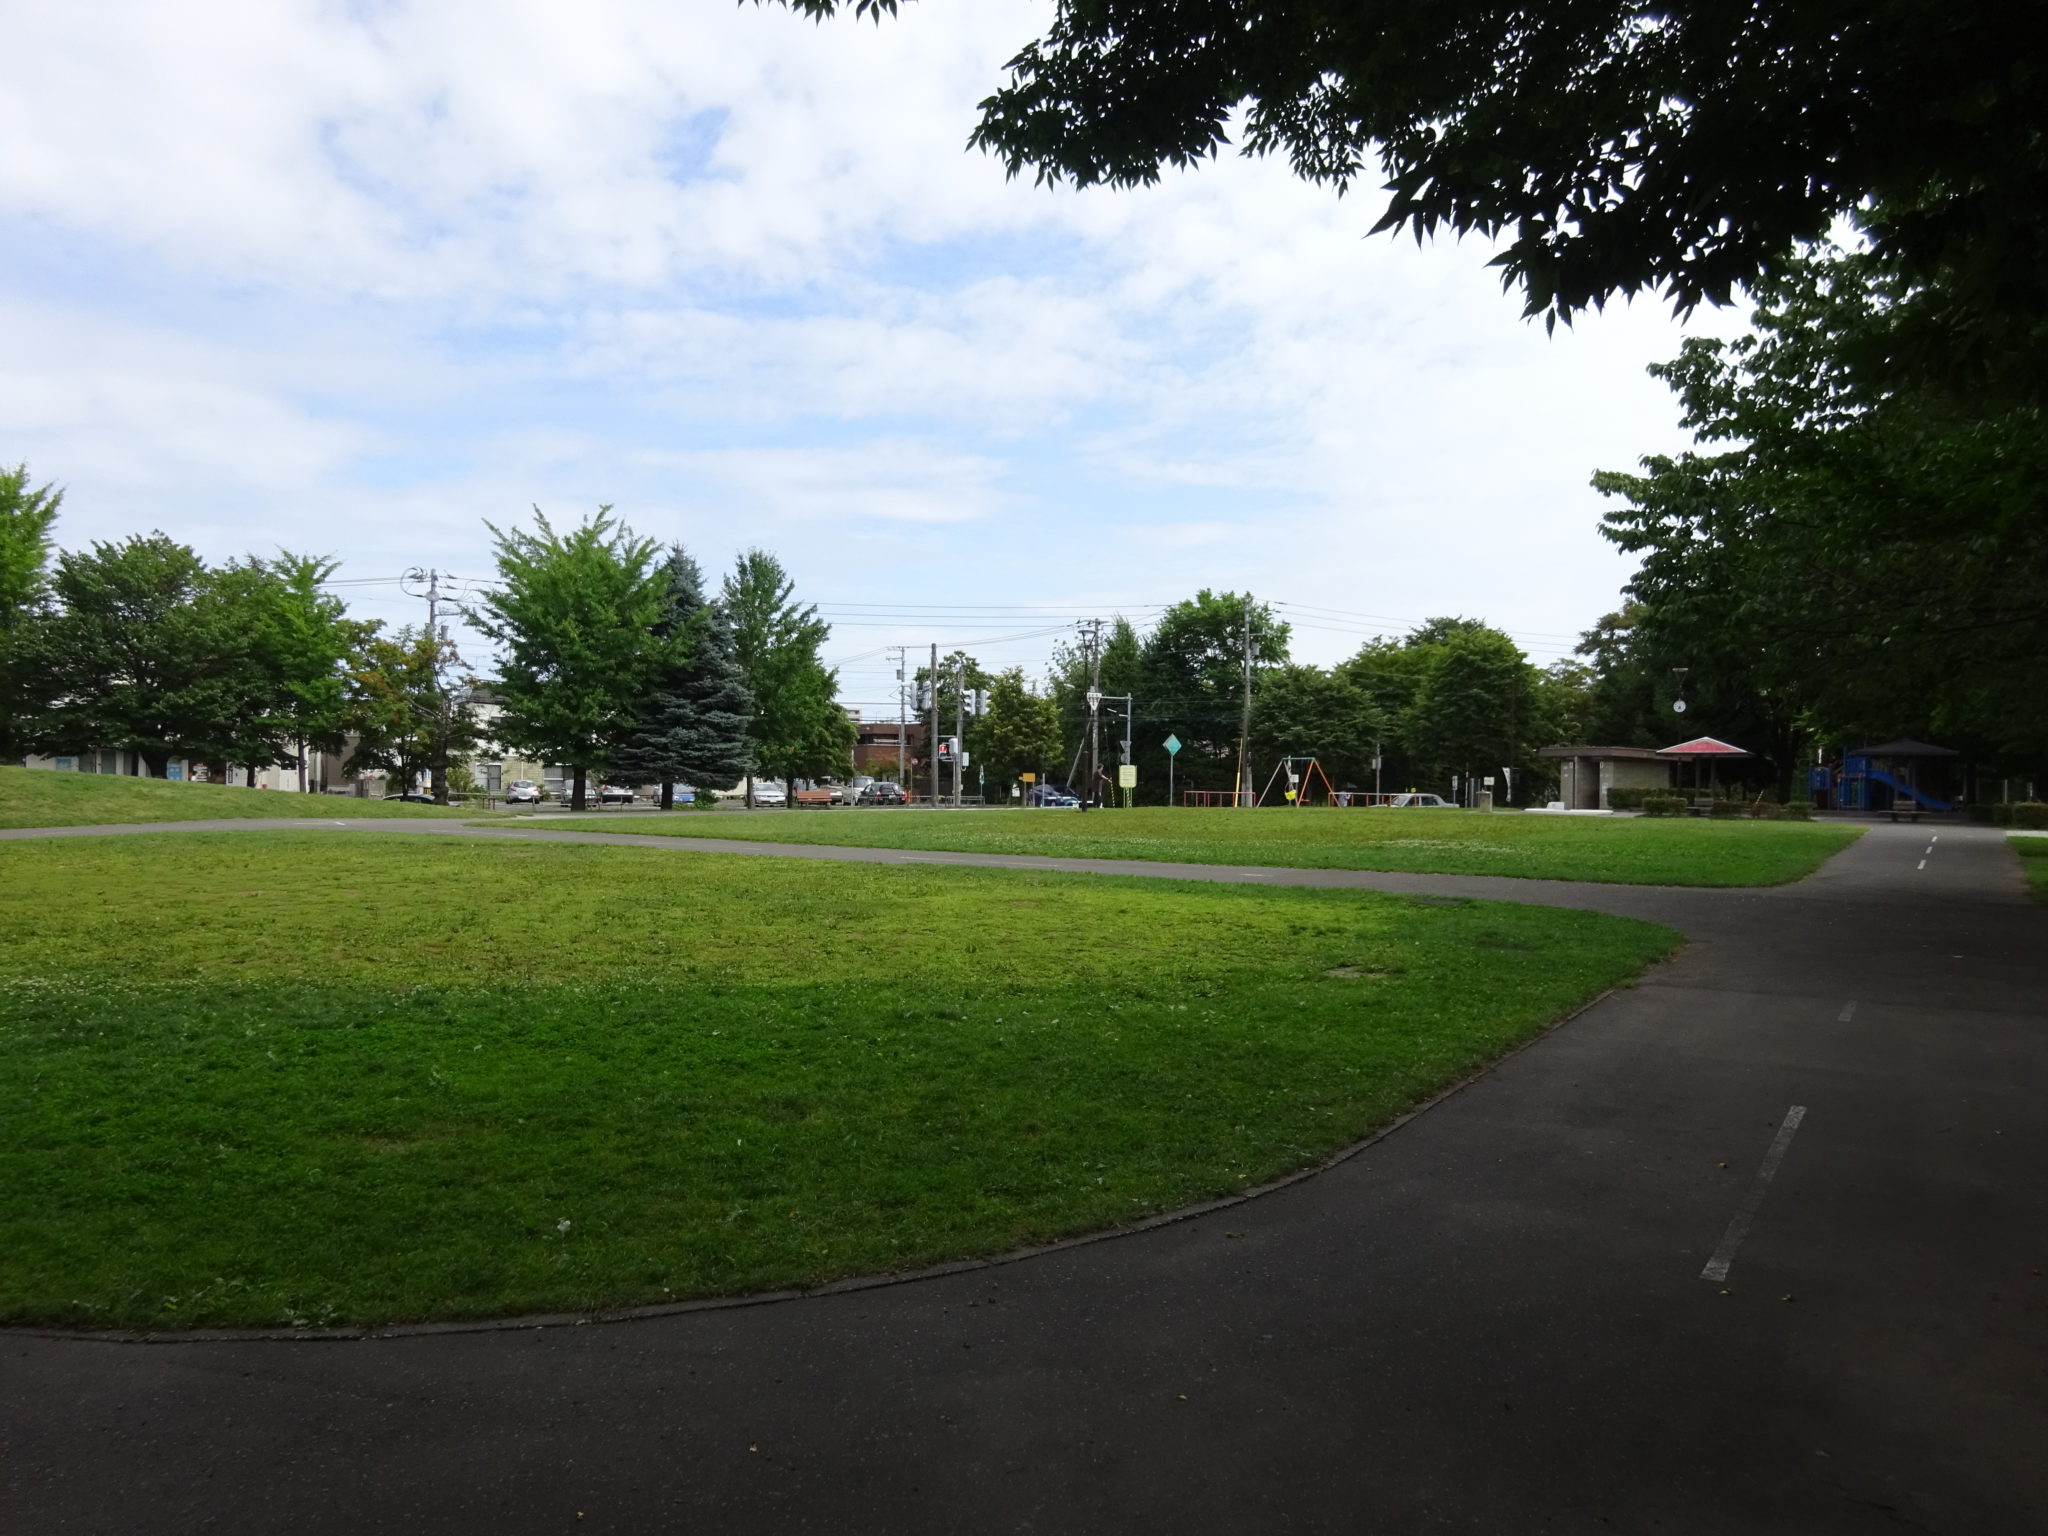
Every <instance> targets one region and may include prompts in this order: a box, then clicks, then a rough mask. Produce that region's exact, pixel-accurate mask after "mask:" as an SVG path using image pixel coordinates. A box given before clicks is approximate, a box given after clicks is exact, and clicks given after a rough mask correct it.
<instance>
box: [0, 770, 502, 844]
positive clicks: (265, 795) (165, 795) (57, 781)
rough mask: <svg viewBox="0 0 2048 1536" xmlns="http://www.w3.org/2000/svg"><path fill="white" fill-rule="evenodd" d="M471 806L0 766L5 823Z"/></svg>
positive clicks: (422, 812)
mask: <svg viewBox="0 0 2048 1536" xmlns="http://www.w3.org/2000/svg"><path fill="white" fill-rule="evenodd" d="M460 815H468V816H470V817H474V816H475V815H476V812H474V811H468V812H463V811H458V810H454V809H444V808H443V807H441V806H438V805H407V804H405V803H404V802H402V801H397V800H393V801H388V802H387V801H383V800H356V799H351V798H346V797H343V796H341V795H299V794H279V793H277V792H276V791H274V790H262V789H246V788H243V789H233V788H230V787H228V786H227V785H225V784H183V783H167V782H165V781H164V780H162V779H129V778H120V777H117V776H115V775H112V774H99V773H55V772H52V771H50V770H47V769H41V768H0V829H13V828H19V827H97V826H108V825H112V824H114V823H117V822H148V821H224V820H227V819H228V818H230V817H232V818H233V819H235V820H237V821H242V820H248V819H252V818H262V817H271V816H352V817H353V816H460Z"/></svg>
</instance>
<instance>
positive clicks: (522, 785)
mask: <svg viewBox="0 0 2048 1536" xmlns="http://www.w3.org/2000/svg"><path fill="white" fill-rule="evenodd" d="M540 802H541V787H540V786H539V785H538V784H536V783H534V782H533V780H531V779H514V780H513V781H512V782H511V783H510V784H507V785H506V786H505V803H506V804H507V805H539V804H540Z"/></svg>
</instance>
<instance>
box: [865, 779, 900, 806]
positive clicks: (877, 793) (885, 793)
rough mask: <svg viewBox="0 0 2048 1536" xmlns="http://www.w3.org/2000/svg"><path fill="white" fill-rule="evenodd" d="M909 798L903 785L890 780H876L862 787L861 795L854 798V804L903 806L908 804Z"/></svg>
mask: <svg viewBox="0 0 2048 1536" xmlns="http://www.w3.org/2000/svg"><path fill="white" fill-rule="evenodd" d="M908 798H909V797H908V796H906V795H905V794H904V793H903V786H902V785H901V784H897V783H894V782H893V781H891V780H889V779H876V780H875V781H874V782H872V783H869V784H863V785H862V786H861V787H860V793H859V794H858V795H856V796H855V797H854V802H853V803H854V804H855V805H902V804H904V803H906V801H907V800H908Z"/></svg>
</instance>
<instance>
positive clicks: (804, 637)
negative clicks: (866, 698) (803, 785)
mask: <svg viewBox="0 0 2048 1536" xmlns="http://www.w3.org/2000/svg"><path fill="white" fill-rule="evenodd" d="M795 591H796V583H795V582H794V581H793V580H792V579H791V578H790V575H789V573H788V572H787V571H785V570H784V569H783V568H782V563H781V562H780V561H779V560H777V559H776V558H775V557H774V556H773V555H771V554H769V553H768V552H767V551H766V550H760V549H750V550H748V551H747V552H746V553H745V554H743V555H741V556H740V558H739V562H738V564H737V565H735V566H734V568H733V570H732V572H731V574H730V575H728V576H727V577H726V578H725V585H724V589H723V600H724V608H725V612H726V615H727V617H728V618H729V619H730V621H731V623H732V636H733V657H734V660H735V662H736V663H737V664H738V667H739V670H740V675H741V677H742V678H743V679H744V680H745V682H746V686H747V691H748V693H749V694H750V695H751V696H752V698H753V701H754V712H753V715H752V717H751V719H750V720H749V721H748V726H747V731H748V737H749V739H750V741H751V743H752V747H753V767H750V768H749V770H748V773H747V781H746V788H747V803H748V805H750V806H751V805H752V804H753V801H754V768H758V769H760V770H761V771H762V772H764V773H765V774H767V775H768V776H770V777H773V778H780V779H784V780H787V781H789V782H788V790H789V798H788V805H789V808H790V809H792V810H794V809H795V808H796V783H795V781H796V780H797V779H799V778H818V777H824V776H827V775H834V776H836V775H841V774H848V773H851V772H852V768H853V744H854V742H855V740H856V739H857V736H858V732H857V731H856V729H855V727H854V724H853V721H852V720H851V719H850V718H849V717H848V716H847V713H846V711H845V710H843V709H841V708H840V707H839V705H838V703H837V701H836V699H835V695H836V694H837V692H838V676H837V674H836V673H834V672H833V671H832V669H831V668H829V667H827V666H826V665H825V663H824V662H823V661H822V660H821V659H820V658H819V655H818V650H819V647H820V646H822V645H823V644H824V643H825V641H826V639H827V637H828V636H830V634H831V633H832V628H831V626H830V625H828V624H827V623H825V621H824V620H822V619H820V618H819V617H818V610H817V608H816V606H815V605H804V604H799V603H797V602H796V601H795V598H794V593H795Z"/></svg>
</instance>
